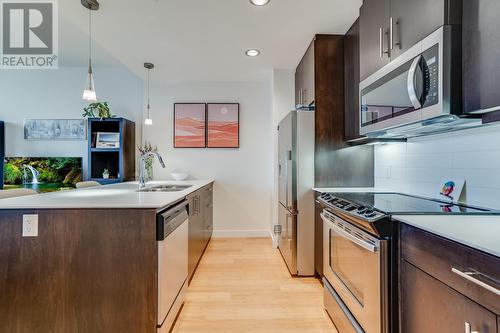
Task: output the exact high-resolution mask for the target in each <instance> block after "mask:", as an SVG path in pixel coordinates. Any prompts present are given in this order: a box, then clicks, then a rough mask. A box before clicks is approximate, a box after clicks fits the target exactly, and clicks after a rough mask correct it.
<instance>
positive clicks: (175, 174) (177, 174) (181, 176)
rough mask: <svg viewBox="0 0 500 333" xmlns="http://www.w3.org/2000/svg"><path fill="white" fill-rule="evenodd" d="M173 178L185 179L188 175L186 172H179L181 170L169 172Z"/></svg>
mask: <svg viewBox="0 0 500 333" xmlns="http://www.w3.org/2000/svg"><path fill="white" fill-rule="evenodd" d="M170 175H171V176H172V178H173V179H175V180H178V181H181V180H186V179H187V178H188V177H189V175H188V174H187V173H181V172H172V173H171V174H170Z"/></svg>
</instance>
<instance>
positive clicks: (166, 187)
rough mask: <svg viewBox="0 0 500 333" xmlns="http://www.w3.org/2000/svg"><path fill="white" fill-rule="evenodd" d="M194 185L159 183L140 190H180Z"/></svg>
mask: <svg viewBox="0 0 500 333" xmlns="http://www.w3.org/2000/svg"><path fill="white" fill-rule="evenodd" d="M192 186H193V185H157V186H151V187H146V188H143V189H142V190H139V192H179V191H184V190H185V189H188V188H190V187H192Z"/></svg>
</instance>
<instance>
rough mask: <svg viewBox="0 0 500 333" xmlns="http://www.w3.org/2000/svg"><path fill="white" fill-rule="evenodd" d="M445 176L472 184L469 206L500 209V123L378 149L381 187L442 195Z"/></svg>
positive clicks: (377, 173)
mask: <svg viewBox="0 0 500 333" xmlns="http://www.w3.org/2000/svg"><path fill="white" fill-rule="evenodd" d="M388 170H390V172H388ZM389 174H390V176H388V175H389ZM444 178H463V179H465V180H466V185H465V190H466V200H467V202H468V203H469V204H474V205H479V206H487V207H492V208H500V125H495V126H486V127H482V128H476V129H471V130H464V131H459V132H452V133H445V134H440V135H433V136H428V137H422V138H415V139H410V140H409V141H408V142H407V143H400V144H391V145H382V146H376V147H375V186H377V187H383V188H388V189H392V190H394V191H403V192H409V193H414V194H419V195H426V196H432V197H438V196H439V194H438V193H437V191H438V189H439V185H440V182H441V180H442V179H444Z"/></svg>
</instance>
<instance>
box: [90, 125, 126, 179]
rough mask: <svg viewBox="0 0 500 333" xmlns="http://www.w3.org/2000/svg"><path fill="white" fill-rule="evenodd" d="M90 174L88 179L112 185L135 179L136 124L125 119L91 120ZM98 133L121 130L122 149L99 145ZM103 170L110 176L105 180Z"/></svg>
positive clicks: (118, 131)
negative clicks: (98, 146)
mask: <svg viewBox="0 0 500 333" xmlns="http://www.w3.org/2000/svg"><path fill="white" fill-rule="evenodd" d="M88 132H89V134H88V175H87V180H93V181H97V182H99V183H101V184H103V185H104V184H112V183H119V182H123V181H131V180H134V179H135V123H134V122H132V121H130V120H127V119H125V118H110V119H102V120H101V119H99V118H92V119H89V120H88ZM98 132H106V133H119V134H120V147H119V148H97V147H95V144H96V142H95V141H96V135H97V133H98ZM104 169H108V170H109V174H110V178H109V179H104V178H103V177H102V173H103V171H104Z"/></svg>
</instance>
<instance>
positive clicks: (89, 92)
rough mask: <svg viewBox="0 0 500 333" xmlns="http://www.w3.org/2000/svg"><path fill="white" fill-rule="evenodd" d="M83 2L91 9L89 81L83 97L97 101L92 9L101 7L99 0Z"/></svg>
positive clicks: (84, 5) (82, 2)
mask: <svg viewBox="0 0 500 333" xmlns="http://www.w3.org/2000/svg"><path fill="white" fill-rule="evenodd" d="M81 4H82V6H83V7H85V8H87V9H88V10H89V67H88V72H87V83H86V84H85V89H84V90H83V97H82V98H83V99H84V100H85V101H89V102H95V101H96V100H97V96H96V93H95V86H94V73H93V69H92V11H97V10H98V9H99V2H97V0H81Z"/></svg>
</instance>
